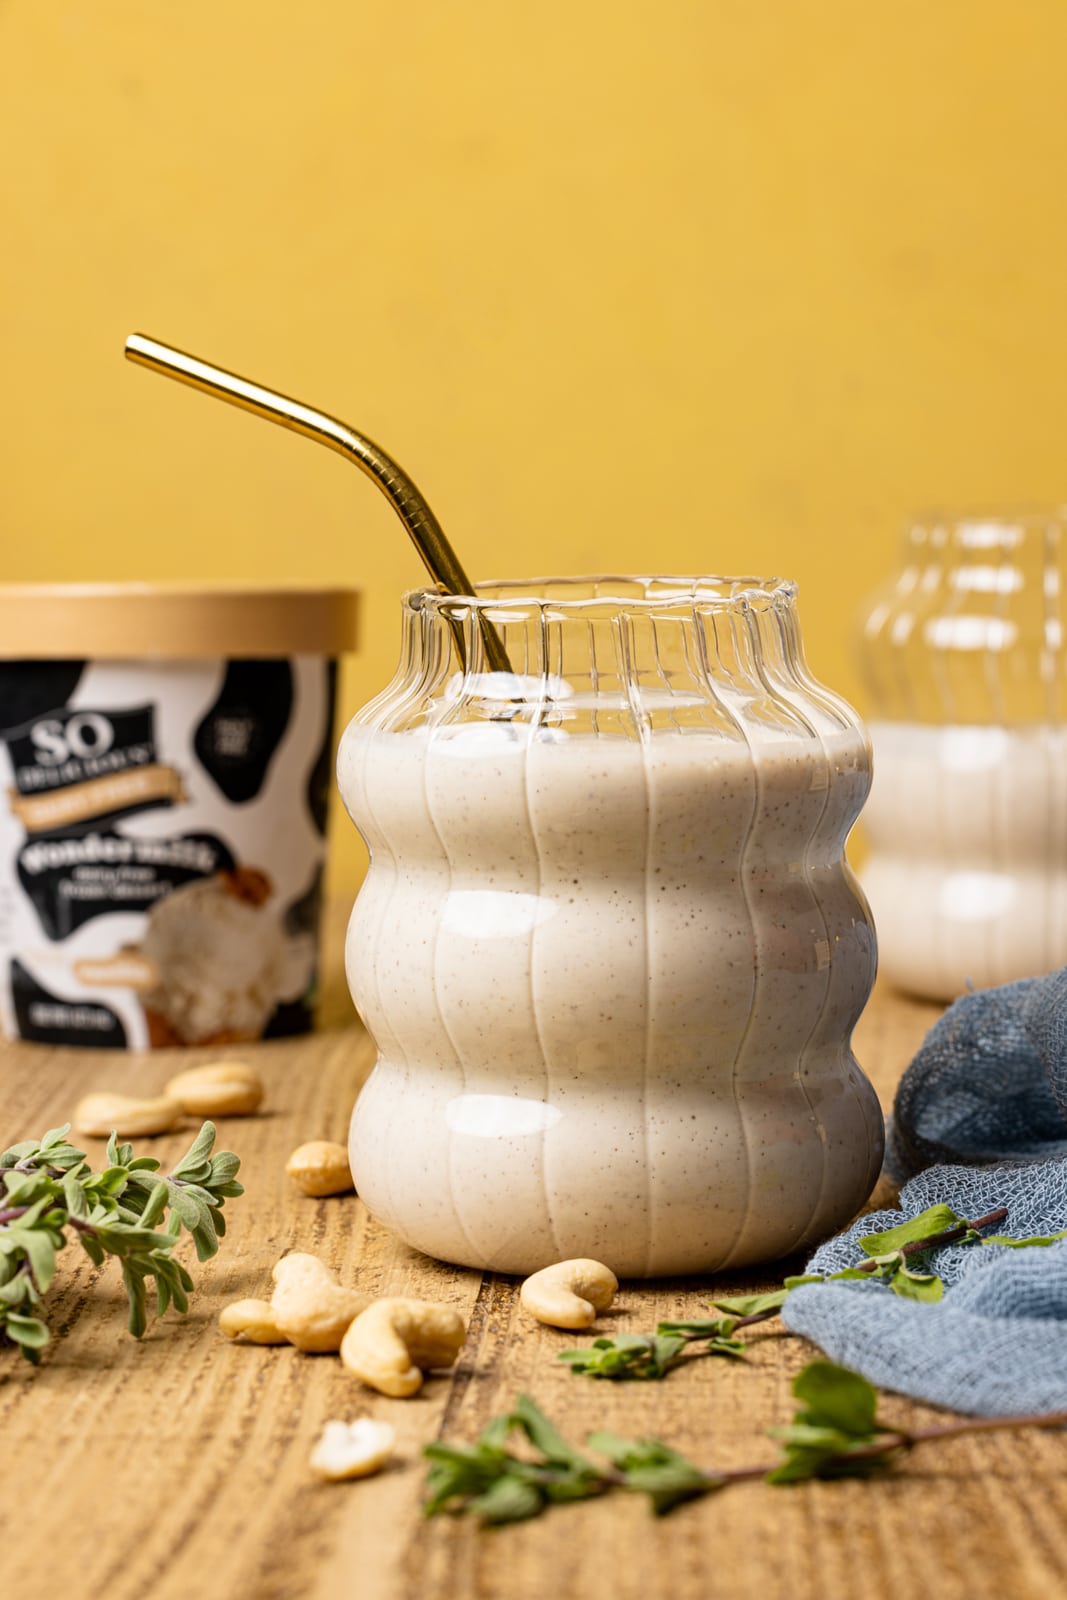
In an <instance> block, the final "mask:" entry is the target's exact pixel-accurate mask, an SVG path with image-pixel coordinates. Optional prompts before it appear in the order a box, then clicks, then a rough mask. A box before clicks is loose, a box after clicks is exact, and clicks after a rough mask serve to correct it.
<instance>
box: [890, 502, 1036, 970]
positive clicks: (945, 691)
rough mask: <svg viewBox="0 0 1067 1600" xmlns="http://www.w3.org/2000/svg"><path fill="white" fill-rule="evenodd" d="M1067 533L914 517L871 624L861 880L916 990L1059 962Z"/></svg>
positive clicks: (1025, 522)
mask: <svg viewBox="0 0 1067 1600" xmlns="http://www.w3.org/2000/svg"><path fill="white" fill-rule="evenodd" d="M1064 535H1065V518H1064V514H1063V513H1062V512H1060V511H1053V512H1049V513H1041V514H1027V515H1024V516H1018V517H1010V518H1008V517H996V518H987V517H968V518H959V519H948V518H944V519H937V520H934V519H931V520H929V521H924V522H920V523H917V524H916V525H915V526H914V527H912V528H911V529H910V531H909V532H908V534H907V537H906V539H905V546H904V563H903V569H902V570H901V571H900V572H899V573H898V575H897V576H896V577H894V578H893V579H892V580H891V581H890V582H889V583H887V584H886V585H885V586H884V588H882V589H881V590H880V591H879V592H878V593H877V594H875V595H874V596H873V597H872V598H871V599H870V600H869V601H868V603H867V606H866V608H865V611H864V614H863V618H862V638H861V642H860V657H861V665H862V670H863V674H864V679H865V683H866V704H865V710H866V713H867V716H868V721H869V726H870V731H871V738H872V741H873V744H874V784H873V788H872V792H871V797H870V800H869V802H868V804H867V808H866V810H865V812H864V832H865V834H866V838H867V841H868V844H869V847H870V853H869V856H868V859H867V861H866V864H865V867H864V869H863V871H862V873H861V878H862V882H863V886H864V888H865V890H866V891H867V894H868V896H869V898H870V901H871V907H872V910H873V912H874V917H875V924H876V926H877V929H878V949H879V959H880V962H881V966H882V970H883V972H885V973H886V975H887V976H888V977H889V978H890V980H891V981H892V982H893V983H895V984H896V985H898V986H899V987H900V988H903V989H906V990H909V991H911V992H912V993H914V994H918V995H925V996H929V997H931V998H935V999H942V1000H948V999H951V998H953V997H955V996H957V995H959V994H961V993H963V992H964V991H965V990H966V989H967V988H968V987H969V986H971V985H973V986H974V987H976V988H985V987H988V986H990V985H993V984H1000V983H1008V982H1010V981H1012V980H1013V979H1016V978H1022V977H1027V976H1030V975H1031V974H1034V973H1040V972H1047V971H1050V970H1052V969H1053V968H1056V967H1059V966H1062V965H1064V964H1065V963H1067V739H1065V730H1064V711H1065V700H1067V694H1065V690H1067V679H1065V670H1067V656H1065V652H1064V639H1063V588H1064V567H1065V547H1064Z"/></svg>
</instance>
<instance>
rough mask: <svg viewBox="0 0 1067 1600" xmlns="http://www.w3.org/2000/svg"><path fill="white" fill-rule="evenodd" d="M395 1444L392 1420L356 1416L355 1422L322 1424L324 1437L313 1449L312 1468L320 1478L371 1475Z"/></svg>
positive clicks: (338, 1478)
mask: <svg viewBox="0 0 1067 1600" xmlns="http://www.w3.org/2000/svg"><path fill="white" fill-rule="evenodd" d="M395 1445H396V1429H395V1428H394V1427H393V1425H392V1423H391V1422H375V1420H374V1419H373V1418H372V1417H357V1419H356V1421H355V1422H338V1421H337V1420H334V1421H331V1422H327V1423H324V1424H323V1429H322V1437H321V1439H320V1440H319V1442H318V1444H317V1445H316V1446H315V1448H314V1450H312V1452H311V1470H312V1471H313V1472H317V1473H318V1475H319V1477H320V1478H330V1479H332V1480H333V1481H334V1482H337V1481H338V1480H340V1479H341V1478H369V1477H370V1475H371V1473H372V1472H380V1471H381V1469H382V1467H384V1466H385V1463H386V1462H387V1461H388V1459H389V1457H390V1456H391V1455H392V1453H393V1448H394V1446H395Z"/></svg>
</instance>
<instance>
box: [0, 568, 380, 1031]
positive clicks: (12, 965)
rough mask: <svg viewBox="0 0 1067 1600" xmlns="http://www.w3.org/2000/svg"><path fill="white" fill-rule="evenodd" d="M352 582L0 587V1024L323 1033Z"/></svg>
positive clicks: (26, 1027) (75, 1028)
mask: <svg viewBox="0 0 1067 1600" xmlns="http://www.w3.org/2000/svg"><path fill="white" fill-rule="evenodd" d="M354 618H355V596H354V595H353V594H351V593H345V592H341V591H310V590H293V591H279V590H265V589H257V590H236V589H211V590H203V589H194V588H191V587H190V588H176V587H162V586H153V587H149V586H137V587H134V586H129V587H123V586H102V585H93V586H60V585H43V584H42V585H32V586H29V585H20V586H5V587H2V588H0V779H2V781H0V1022H2V1026H3V1031H4V1032H5V1034H7V1035H8V1036H10V1037H15V1038H22V1039H30V1040H37V1041H39V1042H41V1043H45V1044H63V1045H86V1046H95V1047H97V1048H109V1049H115V1048H118V1049H122V1048H130V1049H141V1048H146V1047H155V1046H161V1045H221V1044H233V1043H238V1042H243V1041H248V1040H253V1039H260V1038H264V1037H272V1036H277V1035H282V1034H293V1033H301V1032H305V1031H306V1030H307V1029H308V1028H309V1027H310V1026H311V1020H312V1000H313V996H314V990H315V983H316V973H317V965H318V922H319V906H320V900H321V891H322V877H323V867H324V861H325V827H326V800H327V794H328V790H329V786H330V779H331V767H332V724H333V702H334V683H335V675H336V658H337V656H338V655H339V654H340V653H341V652H342V651H344V650H346V649H348V648H350V647H351V645H352V643H353V641H354Z"/></svg>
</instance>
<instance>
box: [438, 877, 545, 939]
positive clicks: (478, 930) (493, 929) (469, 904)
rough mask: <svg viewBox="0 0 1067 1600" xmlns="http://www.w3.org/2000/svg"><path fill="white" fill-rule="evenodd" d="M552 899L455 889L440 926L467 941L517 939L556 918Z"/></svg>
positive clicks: (512, 892) (509, 891)
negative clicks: (551, 918)
mask: <svg viewBox="0 0 1067 1600" xmlns="http://www.w3.org/2000/svg"><path fill="white" fill-rule="evenodd" d="M556 910H557V907H556V904H555V902H554V901H553V900H548V899H545V898H543V897H542V896H541V895H537V894H523V893H521V892H520V891H518V890H514V889H452V890H450V891H449V893H448V895H447V896H446V898H445V905H444V911H443V914H442V917H441V923H442V926H443V927H444V928H446V929H447V930H448V932H449V933H458V934H460V935H461V936H462V937H463V938H464V939H518V938H521V937H523V936H524V935H526V934H528V933H529V932H530V931H531V930H532V929H533V928H536V927H538V926H539V925H540V924H541V923H543V922H547V921H548V919H549V918H550V917H554V916H555V915H556Z"/></svg>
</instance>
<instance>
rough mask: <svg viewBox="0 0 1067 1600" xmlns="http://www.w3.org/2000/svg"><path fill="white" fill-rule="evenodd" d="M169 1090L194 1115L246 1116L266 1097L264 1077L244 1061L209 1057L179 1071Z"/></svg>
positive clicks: (169, 1084)
mask: <svg viewBox="0 0 1067 1600" xmlns="http://www.w3.org/2000/svg"><path fill="white" fill-rule="evenodd" d="M166 1092H167V1094H169V1095H170V1096H171V1098H172V1099H174V1100H177V1101H179V1102H180V1103H181V1105H182V1107H183V1108H184V1109H185V1110H186V1111H187V1112H188V1113H189V1115H190V1116H191V1117H244V1116H247V1115H248V1114H249V1112H252V1111H255V1110H256V1108H257V1106H259V1105H260V1104H261V1102H262V1100H263V1080H262V1078H261V1077H260V1075H259V1073H258V1072H257V1071H256V1070H255V1068H254V1067H249V1066H246V1064H245V1063H244V1062H243V1061H209V1062H207V1063H206V1064H205V1065H204V1066H202V1067H190V1068H189V1069H188V1071H186V1072H179V1073H178V1075H177V1077H176V1078H171V1080H170V1082H169V1083H168V1084H167V1089H166Z"/></svg>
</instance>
